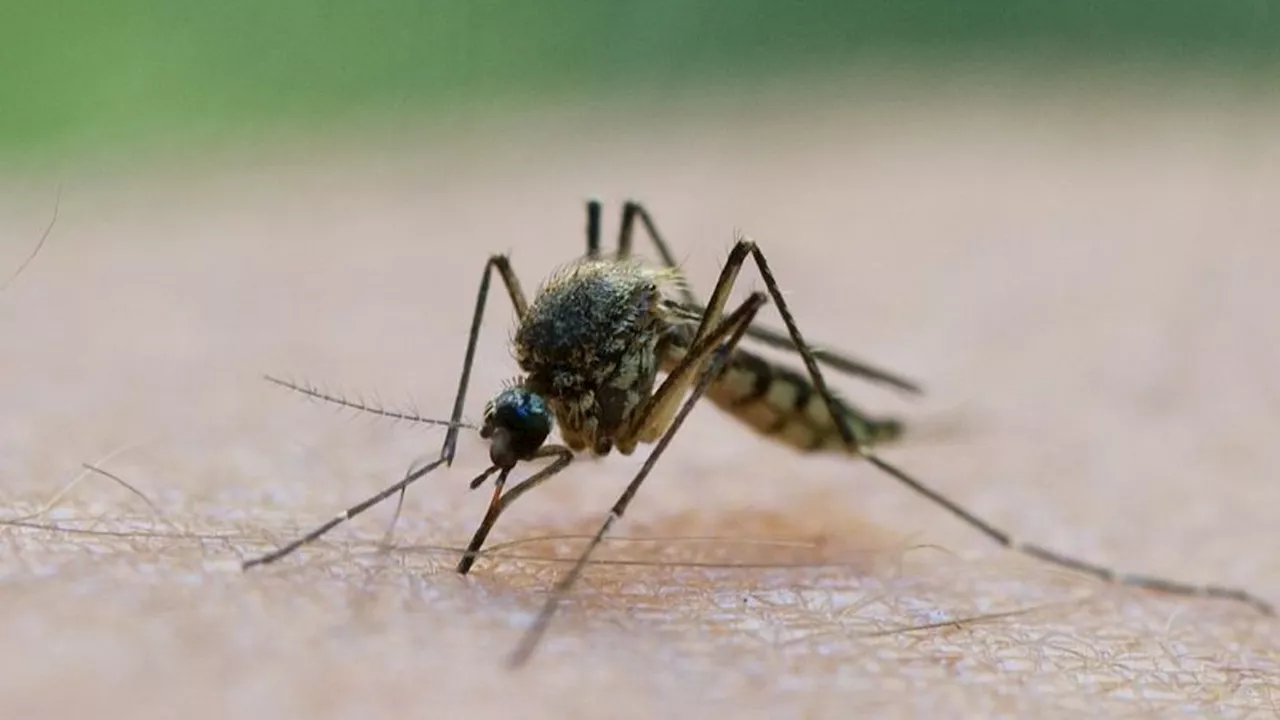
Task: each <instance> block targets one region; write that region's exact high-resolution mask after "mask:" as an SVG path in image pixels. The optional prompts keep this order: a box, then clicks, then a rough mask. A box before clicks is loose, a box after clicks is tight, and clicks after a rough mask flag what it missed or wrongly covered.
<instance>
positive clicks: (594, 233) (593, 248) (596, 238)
mask: <svg viewBox="0 0 1280 720" xmlns="http://www.w3.org/2000/svg"><path fill="white" fill-rule="evenodd" d="M587 257H589V258H591V259H592V260H596V259H599V257H600V201H599V200H596V199H595V198H592V199H590V200H588V201H587Z"/></svg>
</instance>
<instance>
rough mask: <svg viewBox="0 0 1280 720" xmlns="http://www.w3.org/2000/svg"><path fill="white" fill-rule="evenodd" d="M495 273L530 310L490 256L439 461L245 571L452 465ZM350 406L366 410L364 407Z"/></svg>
mask: <svg viewBox="0 0 1280 720" xmlns="http://www.w3.org/2000/svg"><path fill="white" fill-rule="evenodd" d="M494 270H497V272H498V274H499V276H500V277H501V278H502V281H503V283H504V284H505V285H506V288H507V294H508V295H509V296H510V297H511V303H512V304H513V305H514V306H515V309H516V313H517V314H518V315H519V316H520V317H524V313H525V312H526V310H527V309H528V302H527V301H526V300H525V295H524V291H523V290H522V289H521V288H520V281H519V278H517V277H516V274H515V271H514V270H513V269H512V268H511V262H510V260H508V258H507V257H506V256H505V255H494V256H492V257H490V258H489V260H488V262H486V263H485V266H484V275H483V276H482V277H481V279H480V289H479V291H478V292H477V293H476V309H475V314H474V315H473V316H472V320H471V332H470V336H469V337H468V339H467V353H466V357H465V359H464V361H463V366H462V376H461V377H460V378H459V380H458V394H457V397H456V398H455V400H454V405H453V414H452V416H451V417H452V420H451V421H450V422H449V427H448V430H447V431H446V433H445V439H444V443H443V445H442V446H441V448H440V458H439V459H438V460H436V461H435V462H432V463H431V464H429V465H427V466H425V467H423V468H421V469H419V470H417V471H414V472H411V473H409V474H408V475H406V476H405V477H404V478H403V479H402V480H400V482H397V483H396V484H394V485H392V486H390V487H388V488H386V489H385V490H383V491H382V492H379V493H378V494H377V495H374V496H373V497H371V498H369V499H367V500H365V501H364V502H361V503H358V504H356V505H354V506H352V507H351V508H349V509H347V510H346V511H344V512H342V513H341V514H339V515H337V516H335V517H334V518H333V519H331V520H330V521H328V522H326V523H324V524H323V525H321V526H320V527H318V528H316V529H315V530H312V531H311V532H310V533H307V534H306V535H304V536H303V537H301V538H299V539H297V540H295V541H293V542H291V543H289V544H288V545H285V546H284V547H282V548H280V549H279V550H276V551H274V552H271V553H267V554H266V555H263V556H261V557H258V558H253V559H251V560H248V561H245V562H244V563H243V564H242V568H243V569H245V570H248V569H249V568H251V567H253V566H255V565H264V564H267V563H271V562H274V561H276V560H279V559H280V558H282V557H284V556H286V555H288V554H289V553H291V552H293V551H294V550H297V549H298V548H299V547H302V546H303V545H306V544H308V543H311V542H314V541H315V540H317V539H318V538H320V537H321V536H323V535H324V534H325V533H327V532H329V531H330V530H332V529H333V528H335V527H337V526H338V525H340V524H342V523H344V522H346V521H347V520H350V519H351V518H353V517H355V516H356V515H359V514H360V513H362V512H364V511H365V510H368V509H369V508H370V507H372V506H374V505H376V504H378V503H380V502H382V501H383V500H385V499H387V498H389V497H391V496H392V495H395V494H396V493H400V501H401V502H403V501H404V491H405V489H406V488H407V487H408V486H409V485H411V484H412V483H413V482H414V481H416V480H418V479H419V478H421V477H422V476H424V475H426V474H427V473H429V472H431V471H432V470H434V469H436V468H437V467H439V466H440V465H445V466H448V465H452V464H453V456H454V452H455V450H456V448H457V442H458V432H459V431H460V430H461V429H462V428H463V427H466V425H465V424H464V423H462V422H461V420H462V408H463V406H464V404H465V402H466V394H467V386H468V384H469V383H470V380H471V366H472V363H473V361H474V360H475V352H476V343H477V341H478V339H479V337H480V327H481V323H482V321H483V320H484V308H485V304H486V301H487V299H488V297H489V284H490V282H491V277H492V273H493V271H494ZM280 384H284V385H286V387H287V386H288V384H287V383H280ZM313 397H317V398H319V399H325V400H327V399H329V398H328V397H326V396H324V395H322V394H319V393H313ZM348 405H349V406H357V407H363V404H348Z"/></svg>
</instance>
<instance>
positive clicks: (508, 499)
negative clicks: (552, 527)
mask: <svg viewBox="0 0 1280 720" xmlns="http://www.w3.org/2000/svg"><path fill="white" fill-rule="evenodd" d="M552 456H554V457H555V458H556V460H555V462H553V463H551V464H550V465H548V466H546V467H544V468H542V469H541V470H539V471H538V472H536V473H534V474H533V475H530V476H529V477H528V478H526V479H525V480H523V481H521V482H520V483H519V484H518V485H516V486H515V487H513V488H511V489H510V490H508V491H507V492H506V493H505V494H503V492H502V486H503V485H505V484H506V481H507V474H508V473H509V472H510V470H511V469H510V468H507V469H506V470H504V471H503V472H502V473H501V474H500V475H498V479H497V480H496V481H494V488H493V499H492V500H490V501H489V509H488V510H487V511H485V514H484V519H483V520H481V521H480V526H479V527H478V528H476V533H475V535H473V536H472V537H471V543H470V544H468V545H467V549H466V551H465V552H463V553H462V559H461V560H460V561H458V573H459V574H462V575H466V574H467V573H468V572H470V571H471V566H472V565H473V564H475V561H476V559H477V558H478V557H479V556H480V548H481V547H483V546H484V541H485V540H486V539H487V538H488V537H489V531H490V530H492V529H493V526H494V524H495V523H496V522H498V517H499V516H501V515H502V513H503V512H505V511H506V509H507V508H508V507H510V506H511V503H513V502H515V501H516V499H517V498H519V497H520V496H521V495H523V494H525V493H526V492H528V491H530V490H532V489H534V488H535V487H537V486H539V485H541V484H542V483H543V482H545V481H546V480H548V479H549V478H550V477H551V476H552V475H556V474H558V473H559V472H560V471H561V470H564V469H565V468H566V467H569V463H571V462H573V451H572V450H570V449H569V448H566V447H562V446H559V445H545V446H543V447H541V448H539V449H538V453H537V455H535V456H534V458H533V459H537V458H542V457H552ZM477 485H478V484H477Z"/></svg>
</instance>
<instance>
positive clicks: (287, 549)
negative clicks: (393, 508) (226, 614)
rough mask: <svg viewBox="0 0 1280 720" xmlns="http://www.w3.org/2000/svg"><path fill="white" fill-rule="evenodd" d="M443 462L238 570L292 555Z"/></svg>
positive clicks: (254, 559) (408, 475) (349, 509)
mask: <svg viewBox="0 0 1280 720" xmlns="http://www.w3.org/2000/svg"><path fill="white" fill-rule="evenodd" d="M444 461H445V460H444V458H440V459H438V460H435V461H433V462H431V463H429V464H427V465H424V466H422V467H421V468H418V469H417V470H414V471H413V472H410V473H408V474H406V475H405V476H404V479H402V480H401V481H400V482H398V483H396V484H395V485H392V486H390V487H388V488H386V489H385V490H383V491H382V492H379V493H378V494H377V495H374V496H373V497H370V498H369V499H367V500H364V501H363V502H359V503H356V504H355V505H352V506H351V507H349V508H347V509H346V510H344V511H342V512H341V513H338V514H337V515H335V516H334V517H333V519H332V520H330V521H328V522H326V523H324V524H323V525H321V526H320V527H317V528H316V529H315V530H312V531H311V532H309V533H307V534H306V535H303V536H302V537H300V538H298V539H297V540H294V541H293V542H291V543H289V544H288V545H285V546H284V547H281V548H280V549H278V550H274V551H272V552H269V553H267V554H265V555H261V556H259V557H256V558H252V559H250V560H246V561H244V562H243V563H241V565H240V568H241V569H242V570H248V569H249V568H251V567H253V566H255V565H266V564H268V563H273V562H275V561H276V560H279V559H280V558H282V557H284V556H286V555H288V554H289V553H292V552H293V551H294V550H297V549H298V548H300V547H302V546H303V545H306V544H308V543H312V542H315V541H316V540H318V539H319V538H320V537H321V536H323V535H324V534H325V533H327V532H329V531H330V530H332V529H334V528H335V527H337V526H339V525H341V524H342V523H344V522H346V521H348V520H350V519H351V518H354V517H355V516H357V515H359V514H360V513H362V512H364V511H365V510H368V509H369V508H371V507H373V506H374V505H377V504H378V503H380V502H382V501H383V500H386V499H387V498H389V497H391V496H392V495H395V494H396V493H398V492H401V491H403V490H404V489H405V488H406V487H408V486H409V485H410V484H412V483H413V482H414V481H416V480H418V479H419V478H421V477H423V476H425V475H426V474H427V473H429V472H431V471H432V470H435V469H436V468H437V467H440V465H442V464H444Z"/></svg>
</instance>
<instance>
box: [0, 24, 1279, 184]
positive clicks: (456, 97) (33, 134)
mask: <svg viewBox="0 0 1280 720" xmlns="http://www.w3.org/2000/svg"><path fill="white" fill-rule="evenodd" d="M1278 5H1280V2H1272V1H1271V0H1198V1H1197V0H1111V1H1105V2H1104V1H1102V0H828V1H814V2H784V1H783V0H648V1H647V2H639V3H621V2H608V1H607V0H538V1H536V2H535V1H530V2H495V1H491V0H474V1H471V2H468V1H466V0H455V1H454V2H440V1H431V0H418V1H416V2H415V1H413V0H375V1H373V2H357V1H355V0H343V1H335V0H213V1H204V2H195V1H193V0H168V1H167V2H166V1H164V0H111V1H110V2H89V1H87V0H73V1H62V2H59V1H57V0H50V1H47V2H39V1H38V0H4V3H3V8H4V9H3V11H0V157H2V158H4V159H7V160H10V161H16V160H25V161H36V162H39V161H42V160H52V159H66V158H68V157H75V156H76V155H77V154H79V153H85V152H97V151H101V150H102V149H104V148H138V149H141V148H146V147H149V146H152V147H159V146H173V145H174V144H181V145H183V146H184V147H190V146H193V145H194V146H199V145H202V144H207V143H216V142H223V141H226V140H229V139H234V138H236V137H239V136H242V135H243V134H244V133H251V132H254V131H258V130H261V129H262V128H265V127H276V128H280V127H285V128H289V127H306V128H316V129H323V128H327V127H340V126H343V125H344V124H349V123H352V122H356V121H359V120H361V119H364V118H368V117H375V116H386V115H388V114H392V115H397V116H408V117H413V118H415V119H417V118H421V119H422V120H423V121H430V120H431V119H433V118H441V117H448V116H451V115H456V114H458V113H476V112H479V113H483V112H486V110H488V111H491V112H495V113H496V112H506V111H508V110H510V109H511V108H518V107H520V106H522V105H526V104H528V105H545V104H547V103H548V102H556V101H562V100H563V101H572V100H582V99H590V100H591V101H592V102H596V101H600V102H608V101H625V100H626V98H627V97H628V96H632V97H635V96H639V97H646V96H648V97H651V98H660V97H661V96H662V93H664V92H667V91H669V90H673V89H683V90H697V89H698V88H702V87H706V88H716V89H719V90H721V91H727V92H734V91H735V89H737V90H738V91H741V90H746V89H749V88H751V87H752V86H753V85H754V84H757V83H764V82H775V83H776V82H784V83H785V82H786V81H787V80H788V79H789V78H798V77H812V76H815V75H833V74H841V73H848V72H859V71H862V72H875V71H882V70H884V69H886V68H889V69H894V68H899V69H908V70H910V71H911V72H915V73H918V74H920V76H923V77H928V76H929V75H930V74H931V73H935V72H937V73H943V74H945V73H949V72H955V71H956V70H957V68H965V69H968V70H969V71H975V70H976V71H978V72H981V71H984V70H990V71H999V72H1001V73H1006V76H1007V73H1013V74H1014V75H1016V76H1017V77H1019V78H1025V79H1028V80H1031V81H1036V80H1037V79H1038V78H1044V77H1051V76H1053V75H1054V74H1057V73H1061V72H1063V69H1064V68H1091V69H1092V70H1093V71H1094V72H1097V71H1098V69H1100V68H1101V69H1104V72H1105V68H1109V67H1115V68H1123V69H1124V71H1125V72H1126V73H1129V74H1132V73H1134V72H1137V73H1139V74H1142V73H1150V74H1151V76H1152V77H1153V78H1158V79H1160V80H1161V81H1164V82H1167V81H1170V80H1171V81H1173V82H1174V83H1177V82H1178V81H1179V78H1180V77H1181V76H1183V75H1184V74H1186V73H1197V74H1200V75H1203V74H1208V75H1212V76H1214V77H1240V78H1252V79H1253V81H1257V80H1259V79H1261V80H1262V82H1258V83H1257V87H1258V88H1266V87H1269V84H1268V83H1267V82H1266V80H1267V79H1269V78H1270V77H1272V76H1274V75H1275V74H1276V73H1275V70H1276V69H1277V68H1278V67H1280V10H1278V9H1277V6H1278ZM726 88H727V90H725V89H726Z"/></svg>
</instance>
